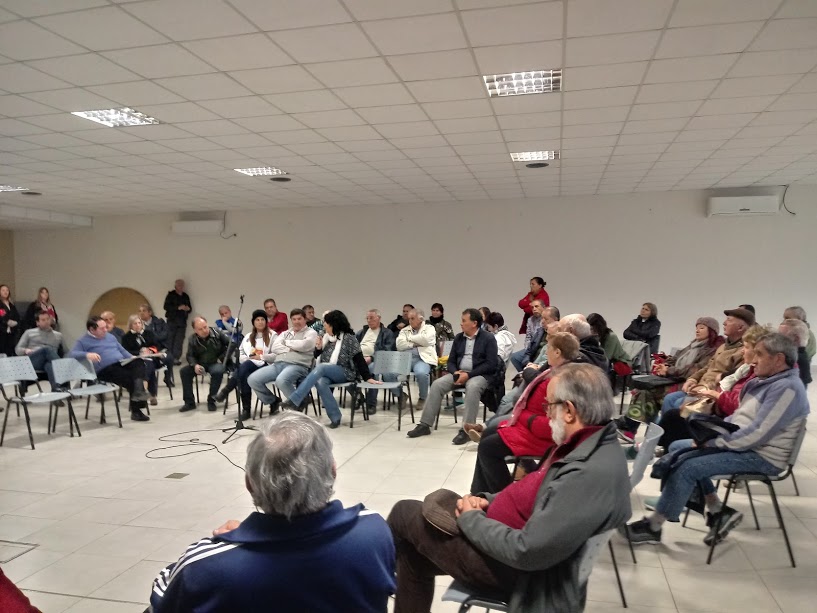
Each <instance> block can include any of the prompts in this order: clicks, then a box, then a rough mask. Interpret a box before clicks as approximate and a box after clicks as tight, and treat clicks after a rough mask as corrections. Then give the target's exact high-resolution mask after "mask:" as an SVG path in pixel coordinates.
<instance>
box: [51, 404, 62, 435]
mask: <svg viewBox="0 0 817 613" xmlns="http://www.w3.org/2000/svg"><path fill="white" fill-rule="evenodd" d="M59 410H60V408H59V407H57V406H54V405H53V404H49V405H48V419H49V423H48V434H49V435H51V434H53V433H55V432H56V431H57V413H59ZM52 411H53V416H54V421H53V422H51V416H52Z"/></svg>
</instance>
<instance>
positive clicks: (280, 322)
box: [264, 298, 289, 334]
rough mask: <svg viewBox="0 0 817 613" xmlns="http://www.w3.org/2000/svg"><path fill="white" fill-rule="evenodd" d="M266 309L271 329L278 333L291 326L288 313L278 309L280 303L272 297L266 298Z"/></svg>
mask: <svg viewBox="0 0 817 613" xmlns="http://www.w3.org/2000/svg"><path fill="white" fill-rule="evenodd" d="M264 311H265V312H266V313H267V321H269V323H268V324H267V325H268V326H269V329H270V330H275V332H277V333H278V334H283V333H284V332H285V331H286V329H287V327H288V326H289V322H287V314H286V313H282V312H281V311H279V310H278V305H277V304H276V303H275V300H273V299H272V298H267V299H266V300H264Z"/></svg>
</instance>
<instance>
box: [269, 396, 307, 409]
mask: <svg viewBox="0 0 817 613" xmlns="http://www.w3.org/2000/svg"><path fill="white" fill-rule="evenodd" d="M270 407H272V405H270ZM281 408H282V409H289V410H290V411H303V407H302V406H301V405H299V404H295V403H294V402H292V401H291V400H290V399H289V398H287V399H286V400H284V402H283V403H282V404H281Z"/></svg>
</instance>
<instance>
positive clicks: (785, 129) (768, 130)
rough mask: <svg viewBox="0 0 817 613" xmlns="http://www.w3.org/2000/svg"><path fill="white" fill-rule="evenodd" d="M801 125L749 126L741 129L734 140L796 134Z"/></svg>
mask: <svg viewBox="0 0 817 613" xmlns="http://www.w3.org/2000/svg"><path fill="white" fill-rule="evenodd" d="M802 125H803V124H799V123H798V124H793V125H788V126H786V125H782V126H749V127H746V128H743V129H742V130H741V131H740V132H738V133H737V134H736V135H735V136H736V138H769V137H774V136H788V135H789V134H794V133H795V132H797V131H798V130H799V129H800V128H801V127H802Z"/></svg>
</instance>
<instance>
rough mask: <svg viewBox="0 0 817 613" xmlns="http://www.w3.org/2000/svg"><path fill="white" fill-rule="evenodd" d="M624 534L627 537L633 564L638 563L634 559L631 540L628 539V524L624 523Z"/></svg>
mask: <svg viewBox="0 0 817 613" xmlns="http://www.w3.org/2000/svg"><path fill="white" fill-rule="evenodd" d="M624 535H625V536H626V537H627V544H628V545H629V546H630V556H631V557H632V558H633V564H638V560H636V559H635V549H634V548H633V541H632V540H630V526H628V525H627V524H624Z"/></svg>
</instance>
